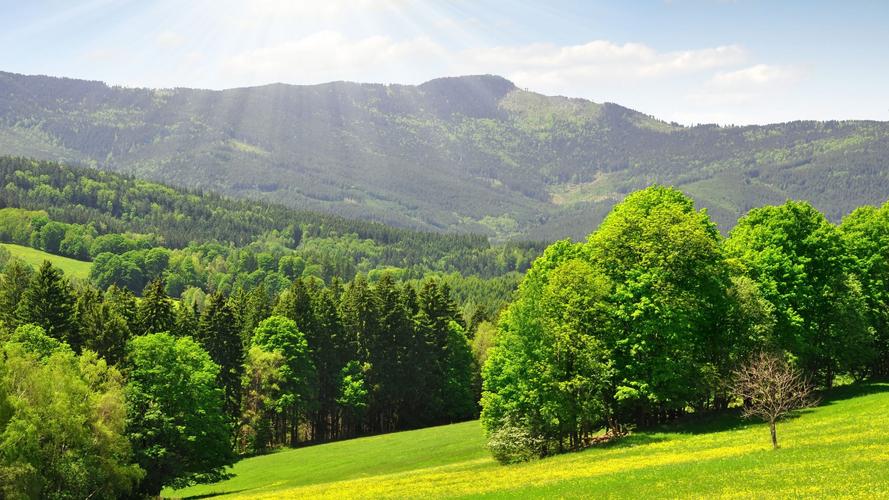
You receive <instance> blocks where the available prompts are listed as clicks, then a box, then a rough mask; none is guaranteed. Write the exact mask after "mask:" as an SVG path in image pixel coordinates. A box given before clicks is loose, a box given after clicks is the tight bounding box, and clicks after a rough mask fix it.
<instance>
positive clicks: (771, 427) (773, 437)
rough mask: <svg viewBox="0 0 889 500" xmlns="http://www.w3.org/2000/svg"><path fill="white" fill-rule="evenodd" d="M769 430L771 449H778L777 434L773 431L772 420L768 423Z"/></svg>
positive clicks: (773, 424) (773, 422) (773, 423)
mask: <svg viewBox="0 0 889 500" xmlns="http://www.w3.org/2000/svg"><path fill="white" fill-rule="evenodd" d="M769 430H770V431H771V432H772V449H774V450H777V449H778V434H777V433H776V430H775V421H774V420H772V421H770V422H769Z"/></svg>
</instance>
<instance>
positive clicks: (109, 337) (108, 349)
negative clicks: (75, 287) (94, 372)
mask: <svg viewBox="0 0 889 500" xmlns="http://www.w3.org/2000/svg"><path fill="white" fill-rule="evenodd" d="M75 310H76V314H77V324H78V326H79V328H80V337H81V338H82V339H83V347H85V348H87V349H90V350H92V351H95V352H96V353H98V354H99V356H101V357H102V358H104V359H105V361H107V362H108V363H109V364H114V365H116V364H118V363H120V362H121V361H122V360H123V358H124V356H125V355H126V344H127V341H128V340H129V338H130V336H131V332H130V328H129V325H127V321H126V318H124V317H123V316H122V315H121V314H120V313H118V312H117V310H116V308H115V307H114V306H113V304H111V303H109V302H106V301H105V300H103V297H102V295H101V294H100V293H99V291H98V290H96V289H95V288H93V287H91V286H85V287H82V288H81V289H80V290H79V292H78V293H77V301H76V303H75Z"/></svg>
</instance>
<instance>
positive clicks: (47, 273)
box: [16, 260, 81, 351]
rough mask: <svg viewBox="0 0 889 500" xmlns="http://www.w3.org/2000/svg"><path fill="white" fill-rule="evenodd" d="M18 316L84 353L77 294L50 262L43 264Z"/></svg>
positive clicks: (20, 304) (21, 322)
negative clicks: (79, 334)
mask: <svg viewBox="0 0 889 500" xmlns="http://www.w3.org/2000/svg"><path fill="white" fill-rule="evenodd" d="M16 317H17V319H18V321H19V323H20V324H25V323H33V324H35V325H39V326H42V327H43V329H44V330H45V331H46V333H47V334H48V335H49V336H50V337H53V338H55V339H57V340H61V341H63V342H67V343H68V345H70V346H71V347H72V348H73V349H74V350H75V351H79V350H80V345H81V341H80V338H79V336H78V332H77V325H76V324H75V321H74V294H73V293H72V291H71V286H70V285H69V284H68V280H67V279H65V276H64V275H63V274H62V271H61V270H60V269H58V268H56V267H54V266H53V265H52V264H51V263H50V262H49V261H48V260H45V261H43V264H42V265H41V266H40V270H39V271H38V272H37V274H35V275H34V276H33V277H32V278H31V282H30V283H29V284H28V288H27V289H25V291H24V293H23V294H22V299H21V302H20V303H19V305H18V308H17V309H16Z"/></svg>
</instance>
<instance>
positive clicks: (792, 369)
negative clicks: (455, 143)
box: [481, 186, 889, 463]
mask: <svg viewBox="0 0 889 500" xmlns="http://www.w3.org/2000/svg"><path fill="white" fill-rule="evenodd" d="M887 224H889V204H886V205H883V207H882V208H875V207H868V206H866V207H861V208H858V209H856V210H855V211H853V212H852V213H851V214H849V215H848V216H846V217H845V218H844V219H843V221H842V222H841V223H840V224H839V225H834V224H832V223H830V222H829V221H828V220H827V218H825V216H824V215H823V214H822V213H820V212H818V211H817V210H816V209H814V208H813V207H812V205H811V204H809V203H807V202H801V201H787V202H786V203H784V204H782V205H777V206H763V207H759V208H756V209H753V210H751V211H750V212H749V213H748V214H747V215H745V216H744V217H742V218H741V219H740V221H739V222H738V225H737V226H736V227H735V228H734V229H733V230H732V231H731V232H730V233H729V235H728V237H727V238H723V237H722V236H721V235H720V233H719V232H718V231H717V230H716V226H715V224H714V223H713V222H712V221H711V220H710V218H709V215H708V213H707V211H706V210H698V209H696V208H695V205H694V202H693V200H691V199H690V198H689V197H687V196H685V195H684V194H682V193H681V192H679V191H678V190H676V189H673V188H668V187H662V186H653V187H649V188H647V189H645V190H642V191H639V192H636V193H633V194H631V195H629V196H628V197H627V198H626V200H624V201H623V202H621V203H620V204H618V205H617V206H615V208H614V210H613V211H612V212H611V213H610V214H609V215H608V216H607V217H606V218H605V220H604V222H603V223H602V225H601V226H600V227H599V228H598V229H597V230H596V231H595V232H593V233H592V234H591V235H590V237H589V239H588V240H587V241H586V242H584V243H572V242H570V241H567V240H566V241H561V242H558V243H555V244H553V245H552V246H550V247H549V248H547V249H546V251H545V252H544V253H543V255H542V256H541V257H540V258H539V259H537V260H536V261H535V262H534V265H533V266H532V267H531V269H530V270H529V271H528V273H527V275H526V276H525V278H524V280H523V281H522V284H521V286H520V288H519V292H518V295H517V298H516V300H515V301H514V302H513V303H512V304H511V305H510V306H509V308H508V309H507V310H506V311H505V312H504V313H503V314H502V315H501V317H500V323H499V330H498V334H497V337H496V347H495V348H494V349H492V350H491V351H489V353H488V360H487V362H486V363H485V365H484V368H483V373H482V376H483V381H484V382H483V392H482V401H481V405H482V408H483V409H482V414H481V419H482V423H483V425H484V426H485V429H486V430H487V432H488V437H489V442H488V444H489V447H490V449H491V451H492V452H493V453H494V455H495V457H496V458H497V459H498V460H500V461H502V462H507V463H508V462H515V461H523V460H528V459H531V458H536V457H541V456H547V455H552V454H555V453H559V452H563V451H567V450H577V449H581V448H584V447H586V446H589V445H590V443H592V442H593V441H595V439H600V440H601V439H603V438H602V436H601V435H600V434H599V431H601V430H603V429H604V430H605V437H604V439H619V438H620V437H621V436H623V435H625V434H626V433H627V432H628V431H630V430H632V429H635V428H646V427H650V426H652V425H656V424H660V423H664V422H668V421H671V420H675V419H677V418H678V417H680V416H683V415H687V414H697V415H702V414H706V413H708V412H712V411H718V410H723V409H725V408H727V407H729V406H730V405H732V406H737V405H740V406H742V407H744V408H745V411H747V410H749V409H750V405H751V404H753V405H755V404H758V403H757V401H759V400H758V399H757V398H756V397H753V396H749V394H751V393H750V392H747V391H745V390H740V391H739V390H738V389H737V387H738V385H737V384H738V381H739V379H741V378H743V377H745V376H746V377H747V378H748V379H749V375H750V372H751V369H750V368H749V366H751V363H753V362H754V361H756V360H761V361H762V362H764V363H762V362H761V363H760V366H756V365H755V364H753V365H752V366H753V371H756V370H757V369H758V368H762V367H765V369H767V370H771V371H772V372H773V373H777V374H779V375H781V376H784V374H787V380H790V381H791V382H794V381H796V380H798V381H799V383H796V382H794V384H795V385H794V386H793V387H799V388H800V391H799V393H800V394H801V395H805V393H808V392H809V389H808V387H813V388H821V389H830V388H831V387H832V385H833V384H834V382H835V381H836V380H838V378H842V379H846V380H862V379H866V378H877V379H879V378H880V377H884V376H886V374H887V366H889V365H887V362H889V329H887V311H889V308H887V302H886V301H887V291H889V289H887V288H886V283H889V280H887V278H889V274H887V273H889V225H887ZM769 364H771V365H772V368H770V367H769ZM745 365H746V366H745ZM775 367H777V369H773V368H775ZM778 372H780V373H778ZM796 373H798V374H799V375H796ZM776 380H780V379H779V378H771V379H768V378H767V379H761V383H760V385H759V386H758V387H754V389H756V390H758V391H759V390H761V391H765V396H762V398H779V397H787V398H790V397H791V396H793V397H796V394H790V393H787V394H783V395H781V394H782V393H781V392H780V391H778V390H777V388H778V387H783V386H779V385H769V384H773V383H776ZM770 387H771V389H769V388H770ZM782 390H783V389H782ZM757 394H758V393H757ZM757 397H758V396H757ZM803 399H804V398H800V399H799V401H798V405H796V407H797V408H799V407H804V406H805V405H808V404H810V401H804V400H803ZM792 409H793V407H791V408H790V410H792ZM754 413H755V412H754ZM787 413H791V412H790V411H789V410H788V411H786V413H784V414H787ZM776 420H777V419H776V418H771V420H770V424H771V428H772V441H773V444H774V446H775V447H777V446H778V444H777V440H776V437H775V426H774V423H775V421H776Z"/></svg>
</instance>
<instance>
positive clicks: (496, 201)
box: [0, 72, 889, 239]
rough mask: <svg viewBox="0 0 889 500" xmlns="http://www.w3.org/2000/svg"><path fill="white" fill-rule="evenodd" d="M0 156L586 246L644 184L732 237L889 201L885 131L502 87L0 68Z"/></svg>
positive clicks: (495, 79)
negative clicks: (221, 85)
mask: <svg viewBox="0 0 889 500" xmlns="http://www.w3.org/2000/svg"><path fill="white" fill-rule="evenodd" d="M0 154H12V155H24V156H30V157H36V158H43V159H51V160H58V161H64V162H73V163H80V164H85V165H89V166H93V167H96V168H100V169H105V170H113V171H119V172H126V173H131V174H134V175H137V176H140V177H146V178H150V179H156V180H162V181H164V182H170V183H174V184H177V185H181V186H184V187H190V188H201V189H208V190H214V191H218V192H221V193H224V194H228V195H234V196H241V197H249V198H258V199H266V200H270V201H275V202H280V203H284V204H287V205H290V206H293V207H297V208H303V209H311V210H323V211H327V212H332V213H336V214H339V215H343V216H346V217H352V218H367V219H372V220H377V221H381V222H385V223H388V224H392V225H397V226H402V227H411V228H416V229H425V230H434V231H457V232H475V233H482V234H487V235H489V236H493V237H496V238H504V239H505V238H533V239H556V238H561V237H565V236H573V237H582V236H583V235H585V234H587V233H588V232H589V231H590V230H591V229H593V228H594V227H595V226H596V224H598V222H599V221H600V220H601V218H602V217H603V215H604V214H605V213H607V210H608V209H609V208H610V206H611V205H612V204H613V203H615V202H616V201H617V200H619V199H621V198H622V196H623V195H624V194H625V193H627V192H629V191H631V190H634V189H637V188H640V187H643V186H645V185H647V184H650V183H655V182H659V183H666V184H672V185H676V186H677V187H679V188H681V189H682V190H684V191H686V192H688V193H689V194H690V195H692V196H693V197H694V198H695V199H696V200H698V201H699V203H700V204H701V205H702V206H705V207H707V208H708V209H709V210H710V212H711V214H712V215H713V217H714V218H715V219H716V220H717V221H718V222H719V224H720V226H721V227H722V228H723V229H727V228H729V227H731V226H732V225H733V224H734V222H735V221H736V220H737V218H738V217H739V216H740V215H741V214H743V213H744V212H746V211H747V210H749V209H750V208H752V207H755V206H759V205H762V204H765V203H780V202H783V201H784V200H785V199H787V198H803V199H808V200H810V201H812V202H813V203H814V204H815V205H816V206H817V207H818V208H820V209H821V210H823V211H824V212H825V213H826V214H827V215H828V216H829V217H830V218H832V219H834V220H837V219H839V218H840V217H842V216H843V215H844V214H845V213H847V212H848V211H849V210H851V209H852V208H853V207H856V206H859V205H862V204H877V203H882V202H883V201H885V200H886V199H887V198H889V169H887V168H886V167H887V166H889V124H887V123H886V122H874V121H828V122H814V121H796V122H790V123H783V124H775V125H765V126H745V127H719V126H715V125H702V126H697V127H683V126H680V125H677V124H674V123H667V122H664V121H661V120H657V119H655V118H653V117H651V116H648V115H645V114H643V113H639V112H637V111H634V110H631V109H628V108H625V107H622V106H620V105H617V104H610V103H605V104H599V103H594V102H591V101H588V100H584V99H572V98H567V97H549V96H544V95H541V94H537V93H533V92H529V91H526V90H522V89H519V88H517V87H516V86H515V85H514V84H513V83H512V82H510V81H509V80H507V79H504V78H502V77H499V76H495V75H474V76H462V77H447V78H437V79H434V80H430V81H428V82H425V83H423V84H421V85H417V86H412V85H381V84H360V83H351V82H332V83H327V84H320V85H288V84H271V85H265V86H261V87H246V88H238V89H230V90H222V91H211V90H196V89H185V88H177V89H146V88H121V87H110V86H108V85H105V84H103V83H101V82H91V81H85V80H75V79H68V78H55V77H46V76H25V75H18V74H14V73H5V72H0Z"/></svg>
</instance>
